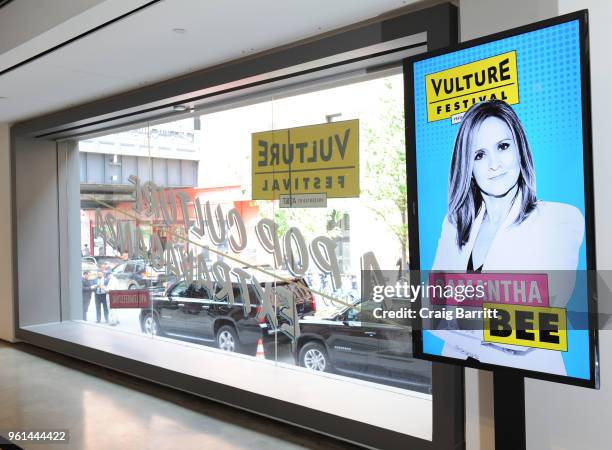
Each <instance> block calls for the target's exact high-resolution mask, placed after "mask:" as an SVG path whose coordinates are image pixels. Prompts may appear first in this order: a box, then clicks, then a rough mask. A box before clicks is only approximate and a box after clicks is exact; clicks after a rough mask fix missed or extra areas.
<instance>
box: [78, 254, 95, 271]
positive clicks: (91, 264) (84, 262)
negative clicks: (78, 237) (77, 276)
mask: <svg viewBox="0 0 612 450" xmlns="http://www.w3.org/2000/svg"><path fill="white" fill-rule="evenodd" d="M98 270H99V269H98V263H97V262H96V259H95V258H94V257H92V256H83V257H82V258H81V273H82V274H83V273H85V272H91V273H93V274H95V273H96V272H97V271H98Z"/></svg>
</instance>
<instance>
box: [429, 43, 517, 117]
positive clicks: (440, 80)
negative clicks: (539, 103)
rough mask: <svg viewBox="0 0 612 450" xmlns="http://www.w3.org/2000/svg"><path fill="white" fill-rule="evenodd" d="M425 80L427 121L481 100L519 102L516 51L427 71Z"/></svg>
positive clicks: (455, 111)
mask: <svg viewBox="0 0 612 450" xmlns="http://www.w3.org/2000/svg"><path fill="white" fill-rule="evenodd" d="M425 83H426V87H425V93H426V96H427V121H428V122H433V121H436V120H442V119H446V118H449V117H452V116H454V115H456V114H460V113H462V112H465V111H467V110H468V109H470V107H471V106H472V105H474V104H476V103H478V102H481V101H484V100H492V99H498V100H503V101H505V102H506V103H508V104H509V105H514V104H516V103H518V102H519V89H518V72H517V67H516V52H514V51H512V52H508V53H502V54H501V55H496V56H492V57H490V58H485V59H481V60H479V61H475V62H473V63H469V64H464V65H462V66H457V67H453V68H452V69H447V70H443V71H441V72H436V73H432V74H429V75H427V76H426V77H425Z"/></svg>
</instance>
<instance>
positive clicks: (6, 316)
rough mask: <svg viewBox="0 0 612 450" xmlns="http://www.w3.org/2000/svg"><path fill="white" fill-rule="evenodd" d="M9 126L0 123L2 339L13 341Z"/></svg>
mask: <svg viewBox="0 0 612 450" xmlns="http://www.w3.org/2000/svg"><path fill="white" fill-rule="evenodd" d="M9 135H10V134H9V125H8V124H6V123H0V339H4V340H7V341H13V340H14V338H15V330H14V326H13V274H12V261H11V258H12V253H11V248H12V247H11V246H12V242H13V240H12V238H11V221H10V217H11V214H10V213H11V201H10V199H11V181H10V180H11V177H10V162H9V144H10V139H9Z"/></svg>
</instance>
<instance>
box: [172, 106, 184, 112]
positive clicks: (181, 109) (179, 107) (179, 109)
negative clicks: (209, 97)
mask: <svg viewBox="0 0 612 450" xmlns="http://www.w3.org/2000/svg"><path fill="white" fill-rule="evenodd" d="M173 108H174V110H175V111H187V107H186V106H185V105H174V106H173Z"/></svg>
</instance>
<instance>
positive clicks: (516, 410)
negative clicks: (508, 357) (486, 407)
mask: <svg viewBox="0 0 612 450" xmlns="http://www.w3.org/2000/svg"><path fill="white" fill-rule="evenodd" d="M493 411H494V416H495V450H525V449H526V445H527V442H526V441H527V436H526V434H525V377H524V376H522V375H517V374H516V372H512V371H507V370H496V371H494V372H493Z"/></svg>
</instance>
